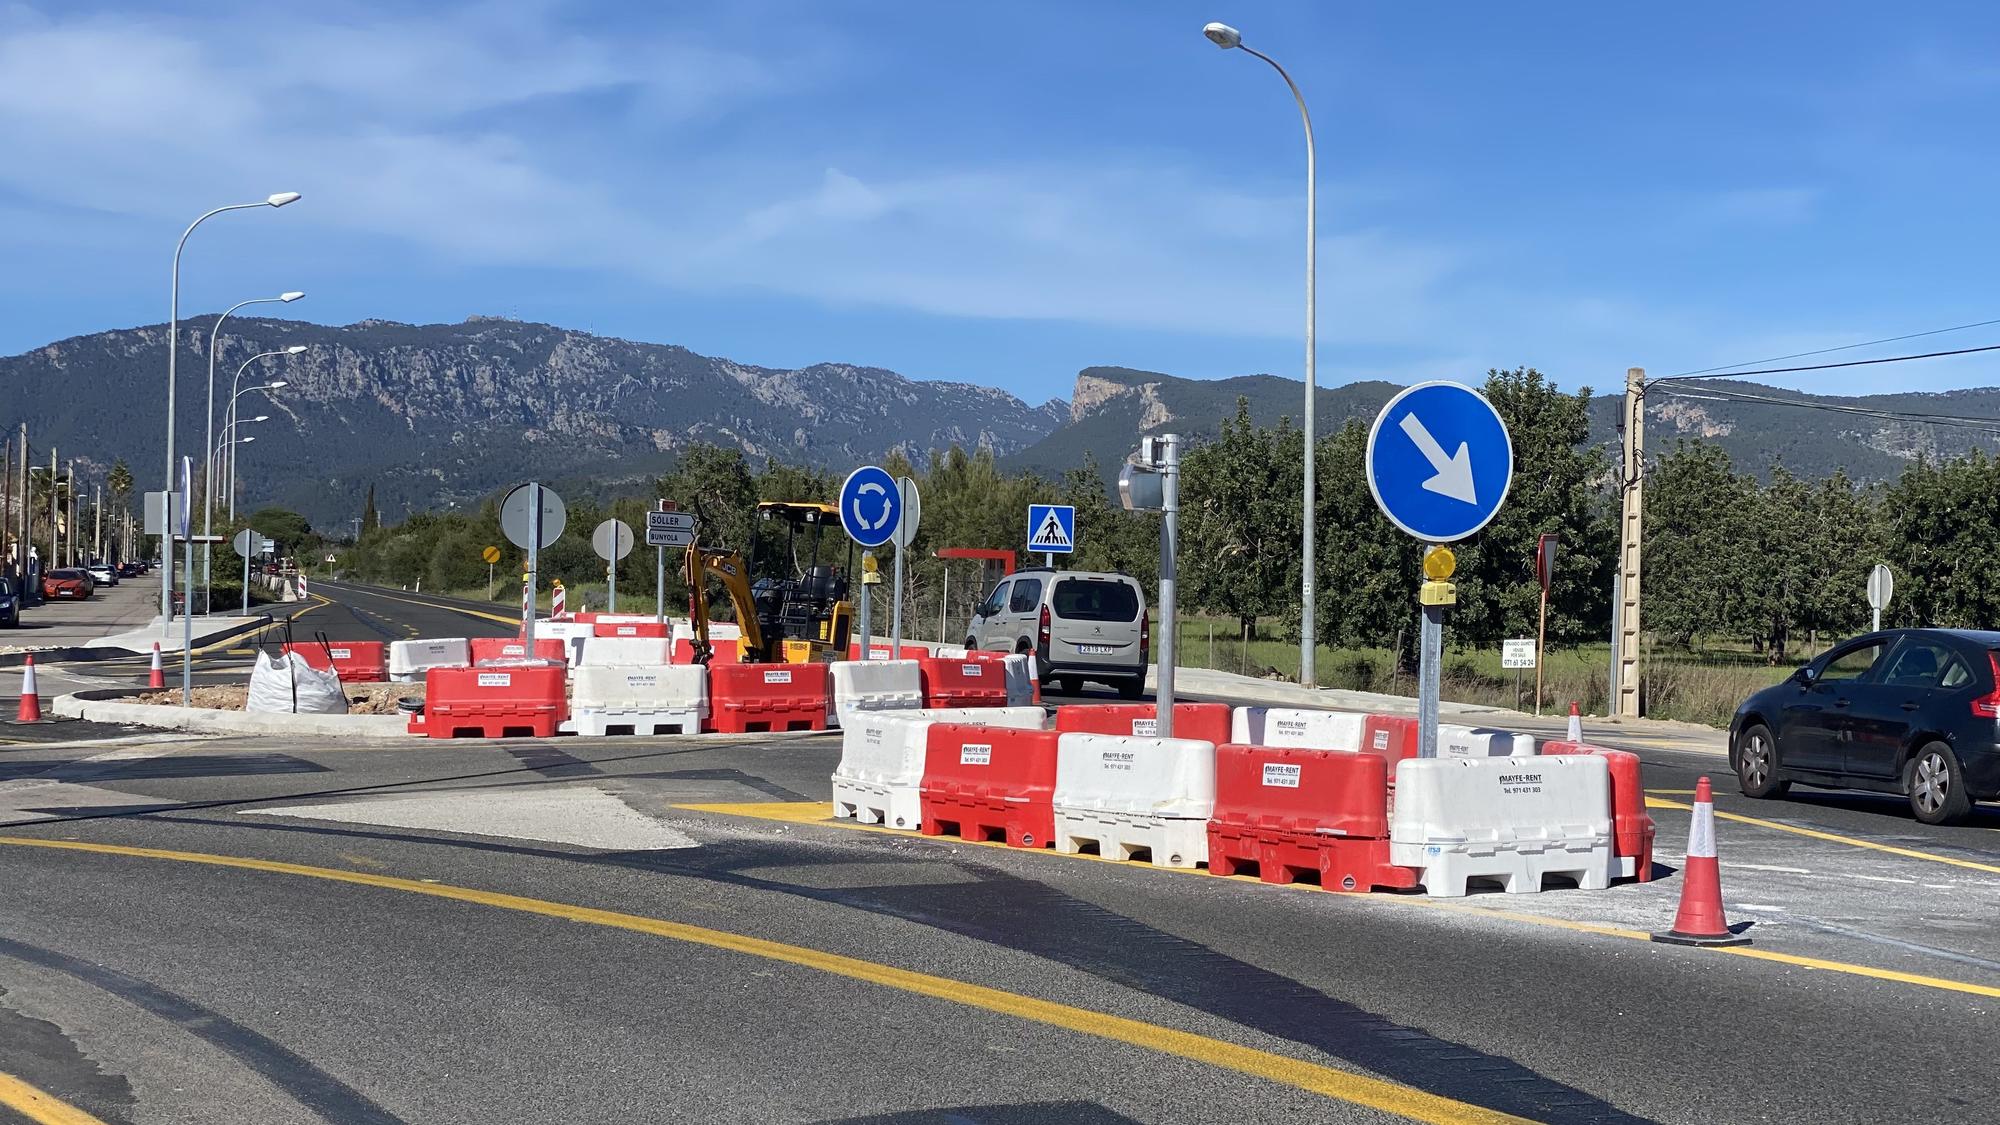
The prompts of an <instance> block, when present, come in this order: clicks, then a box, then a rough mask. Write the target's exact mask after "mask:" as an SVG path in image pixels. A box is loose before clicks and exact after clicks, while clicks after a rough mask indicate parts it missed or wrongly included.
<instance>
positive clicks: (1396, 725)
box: [1361, 715, 1417, 785]
mask: <svg viewBox="0 0 2000 1125" xmlns="http://www.w3.org/2000/svg"><path fill="white" fill-rule="evenodd" d="M1361 752H1362V753H1363V754H1373V755H1375V756H1377V757H1379V758H1382V759H1383V760H1385V761H1387V762H1388V763H1389V784H1391V785H1394V784H1395V782H1396V763H1397V762H1400V761H1402V760H1403V759H1404V758H1414V757H1417V720H1416V719H1415V718H1413V717H1411V716H1409V715H1370V716H1368V722H1367V723H1366V724H1364V725H1363V726H1362V728H1361Z"/></svg>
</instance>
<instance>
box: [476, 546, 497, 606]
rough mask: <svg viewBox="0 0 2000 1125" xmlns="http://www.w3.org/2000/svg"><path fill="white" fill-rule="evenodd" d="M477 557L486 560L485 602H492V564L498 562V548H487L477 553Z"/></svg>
mask: <svg viewBox="0 0 2000 1125" xmlns="http://www.w3.org/2000/svg"><path fill="white" fill-rule="evenodd" d="M479 557H480V558H482V559H485V560H486V600H487V601H489V602H490V601H492V600H493V564H494V563H497V562H499V561H500V548H498V547H492V546H489V547H487V548H486V549H485V550H483V551H481V552H479Z"/></svg>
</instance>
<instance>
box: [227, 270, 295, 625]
mask: <svg viewBox="0 0 2000 1125" xmlns="http://www.w3.org/2000/svg"><path fill="white" fill-rule="evenodd" d="M303 296H305V294H304V293H299V292H290V293H280V294H278V295H277V296H275V297H253V298H251V299H250V300H248V301H238V302H236V303H235V304H233V305H231V306H229V309H228V311H227V312H224V313H223V314H222V315H221V316H218V317H216V318H215V323H214V324H212V325H210V326H209V329H208V415H207V417H208V432H207V433H206V434H204V435H203V440H202V448H203V449H204V450H206V451H207V452H208V456H207V457H205V458H203V463H204V464H205V465H207V466H208V468H207V469H205V470H204V471H203V473H202V478H201V493H202V505H201V534H202V536H203V538H207V536H209V535H210V534H211V533H213V532H214V530H215V528H214V526H213V518H214V514H215V469H214V465H215V357H216V355H217V353H219V352H220V351H221V350H222V349H220V348H218V347H216V344H217V342H218V341H219V340H220V339H221V337H222V322H223V321H225V320H228V319H229V317H230V316H231V314H233V313H235V312H236V310H237V309H240V308H243V307H244V306H246V305H274V304H280V303H282V304H291V303H292V302H293V301H296V300H298V299H299V298H300V297H303ZM210 546H211V545H210V544H208V543H203V544H202V545H201V589H202V593H203V594H206V593H207V592H208V590H209V562H210Z"/></svg>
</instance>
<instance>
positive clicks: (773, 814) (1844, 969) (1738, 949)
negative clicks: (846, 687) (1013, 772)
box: [0, 800, 2000, 999]
mask: <svg viewBox="0 0 2000 1125" xmlns="http://www.w3.org/2000/svg"><path fill="white" fill-rule="evenodd" d="M1647 804H1649V805H1659V806H1663V807H1668V808H1683V809H1685V808H1687V807H1688V806H1686V805H1675V804H1673V803H1672V802H1666V801H1659V802H1656V801H1651V800H1649V801H1648V802H1647ZM674 807H675V808H677V809H686V810H688V811H690V812H706V813H719V814H721V815H724V816H745V817H752V818H754V819H758V820H776V821H783V822H785V823H787V824H811V825H818V826H820V827H824V828H845V829H850V830H854V831H859V832H885V833H888V834H890V835H893V836H901V837H903V838H905V839H918V840H931V839H935V840H937V842H939V843H948V844H950V845H951V846H953V847H967V846H971V847H988V848H1005V847H1008V846H1009V845H1008V844H1006V843H1003V842H1001V841H997V840H961V839H959V838H958V837H956V836H950V837H930V836H919V835H917V834H915V833H913V832H911V831H909V830H908V829H904V828H885V827H883V826H881V825H879V824H856V823H854V822H852V821H846V820H834V819H832V818H831V817H830V816H829V815H828V814H827V809H828V808H829V806H828V805H826V804H823V803H821V802H818V801H769V802H763V803H748V804H707V805H675V806H674ZM1715 815H1717V816H1722V815H1723V814H1722V813H1717V814H1715ZM1739 819H1740V818H1739ZM1773 827H1779V828H1782V827H1785V826H1784V825H1774V826H1773ZM1833 838H1834V839H1838V837H1833ZM5 842H7V841H6V838H5V837H0V843H5ZM1855 842H1856V843H1864V841H1855ZM1014 850H1015V851H1021V850H1023V849H1020V848H1015V849H1014ZM1891 850H1893V849H1891ZM1031 854H1036V855H1047V856H1057V857H1060V858H1062V859H1090V860H1096V861H1098V862H1100V863H1115V864H1118V865H1119V866H1121V867H1127V868H1136V869H1138V870H1143V871H1160V872H1167V873H1171V874H1175V875H1199V876H1202V877H1204V878H1209V879H1220V878H1229V879H1234V880H1240V881H1244V882H1251V883H1259V885H1261V886H1277V885H1278V884H1272V883H1262V882H1260V881H1259V880H1258V878H1257V877H1256V876H1254V875H1230V876H1220V875H1215V874H1213V873H1211V872H1209V871H1207V870H1206V869H1198V868H1191V867H1154V866H1152V865H1150V864H1135V863H1132V862H1131V861H1130V860H1117V859H1106V858H1104V857H1102V856H1094V855H1070V854H1065V853H1063V852H1057V851H1050V850H1038V851H1034V852H1032V853H1031ZM1913 854H1917V855H1920V856H1921V855H1923V853H1921V852H1919V853H1913ZM1927 858H1936V859H1943V858H1944V857H1942V856H1936V857H1927ZM1975 866H1976V865H1975ZM1284 886H1286V887H1288V888H1290V889H1293V890H1309V891H1317V890H1320V889H1321V888H1319V887H1316V886H1314V885H1313V884H1311V883H1289V884H1284ZM1333 893H1339V892H1333ZM1352 897H1353V898H1354V899H1355V900H1357V901H1359V902H1365V903H1368V904H1370V905H1374V904H1377V903H1379V904H1382V905H1383V906H1384V907H1387V908H1391V909H1395V908H1402V907H1421V908H1423V909H1426V910H1448V911H1454V912H1457V913H1461V914H1472V915H1477V916H1479V917H1482V918H1501V919H1505V920H1507V921H1510V922H1526V923H1529V924H1531V925H1536V926H1547V927H1551V928H1553V929H1559V930H1572V931H1575V932H1577V933H1586V934H1599V935H1601V936H1604V937H1616V938H1625V939H1627V940H1633V941H1651V940H1652V935H1650V934H1648V933H1646V932H1645V931H1644V930H1631V929H1626V928H1625V927H1623V926H1613V925H1610V924H1608V923H1603V922H1584V921H1578V920H1576V919H1571V918H1553V917H1549V916H1547V915H1542V914H1527V913H1523V912H1521V911H1516V910H1501V909H1497V908H1494V907H1486V906H1472V905H1469V904H1464V903H1455V902H1446V901H1441V900H1439V899H1433V898H1405V897H1403V896H1400V895H1355V896H1352ZM1703 952H1708V953H1727V954H1729V955H1731V956H1734V957H1752V958H1755V959H1757V960H1759V961H1776V962H1779V963H1781V964H1786V965H1797V966H1800V967H1801V968H1807V969H1822V970H1825V971H1827V972H1830V973H1845V974H1847V975H1849V976H1857V977H1869V978H1872V979H1875V980H1887V981H1895V982H1897V983H1900V984H1913V985H1917V986H1919V987H1923V988H1936V989H1942V990H1944V991H1946V992H1964V993H1969V994H1971V995H1973V996H1988V997H1993V998H1996V999H2000V988H1996V987H1993V986H1991V985H1984V984H1974V983H1972V982H1970V981H1962V980H1952V979H1951V978H1949V977H1930V976H1923V975H1921V974H1918V973H1903V972H1897V971H1896V970H1894V969H1878V968H1876V967H1874V966H1872V965H1856V964H1850V963H1848V962H1845V961H1825V960H1821V959H1819V958H1816V957H1800V956H1797V955H1794V954H1790V953H1778V952H1775V951H1773V950H1768V949H1752V948H1746V947H1744V946H1726V947H1723V948H1719V949H1704V950H1703Z"/></svg>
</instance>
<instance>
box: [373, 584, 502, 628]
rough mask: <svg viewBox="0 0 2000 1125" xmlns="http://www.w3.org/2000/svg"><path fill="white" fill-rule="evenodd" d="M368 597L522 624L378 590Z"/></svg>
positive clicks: (493, 615)
mask: <svg viewBox="0 0 2000 1125" xmlns="http://www.w3.org/2000/svg"><path fill="white" fill-rule="evenodd" d="M368 596H369V597H371V598H387V599H389V600H390V601H392V602H402V603H404V604H406V605H416V606H422V607H424V608H425V609H442V610H448V611H450V612H452V613H463V614H465V615H466V616H468V617H484V618H485V619H486V620H488V621H498V622H499V623H500V624H502V625H519V624H520V623H521V619H520V618H518V617H502V616H500V615H499V614H497V613H486V612H484V611H481V610H477V609H466V608H464V607H462V606H455V605H441V604H439V603H437V602H423V601H415V600H413V599H410V598H399V597H396V596H395V595H393V594H384V593H382V592H380V591H378V590H370V591H368ZM364 612H366V611H364Z"/></svg>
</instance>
